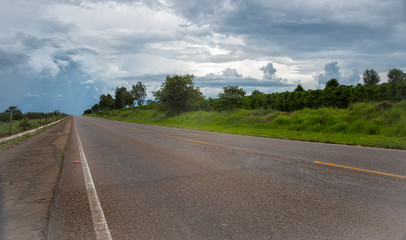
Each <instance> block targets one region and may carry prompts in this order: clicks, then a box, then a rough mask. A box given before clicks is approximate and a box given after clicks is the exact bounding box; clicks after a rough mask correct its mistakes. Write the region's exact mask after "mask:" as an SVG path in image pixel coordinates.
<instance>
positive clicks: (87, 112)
mask: <svg viewBox="0 0 406 240" xmlns="http://www.w3.org/2000/svg"><path fill="white" fill-rule="evenodd" d="M91 113H92V109H86V110H85V111H84V112H83V115H86V114H91Z"/></svg>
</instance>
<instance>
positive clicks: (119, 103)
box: [115, 87, 134, 109]
mask: <svg viewBox="0 0 406 240" xmlns="http://www.w3.org/2000/svg"><path fill="white" fill-rule="evenodd" d="M133 102H134V99H133V97H132V96H131V94H130V93H129V92H128V91H127V88H125V87H120V88H119V87H117V88H116V91H115V108H116V109H121V108H124V107H126V106H129V105H132V103H133Z"/></svg>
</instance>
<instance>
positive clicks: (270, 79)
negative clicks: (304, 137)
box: [0, 0, 406, 114]
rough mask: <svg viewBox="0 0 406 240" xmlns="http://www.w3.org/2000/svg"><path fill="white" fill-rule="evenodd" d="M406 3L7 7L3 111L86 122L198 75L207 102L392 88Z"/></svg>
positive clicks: (49, 1)
mask: <svg viewBox="0 0 406 240" xmlns="http://www.w3.org/2000/svg"><path fill="white" fill-rule="evenodd" d="M405 2H406V1H405V0H348V1H347V0H342V1H337V0H331V1H327V0H291V1H285V0H251V1H249V0H237V1H234V0H224V1H221V0H213V1H212V0H204V1H202V0H148V1H147V0H146V1H130V0H122V1H102V0H98V1H97V0H87V1H80V0H35V1H33V0H0V83H1V87H0V111H1V112H2V111H4V110H5V109H7V108H8V107H9V106H11V105H16V106H18V107H19V108H20V109H22V111H23V112H30V111H53V110H60V111H62V112H66V113H69V114H82V113H83V111H84V110H85V109H87V108H90V107H91V106H92V105H93V104H95V103H97V102H98V100H99V96H100V95H101V94H107V93H113V92H114V89H115V88H116V87H117V86H119V87H121V86H124V87H127V88H129V87H131V85H132V84H136V83H137V82H138V81H141V82H143V83H144V84H145V85H146V86H147V91H148V98H149V99H151V98H153V97H152V94H151V91H155V90H157V89H158V88H159V87H160V84H161V83H162V82H163V81H164V80H165V76H166V75H173V74H194V75H195V76H196V78H195V82H196V85H197V86H199V87H200V88H201V90H202V92H203V94H204V95H205V96H206V97H216V96H217V94H218V93H219V92H220V91H222V87H224V86H227V85H237V84H238V85H239V86H240V87H243V88H244V89H246V90H247V92H248V93H250V92H251V91H252V90H254V89H259V90H261V91H263V92H266V93H272V92H280V91H286V90H293V89H294V88H295V87H296V85H297V84H299V83H301V84H302V85H303V86H304V88H305V89H316V88H323V87H324V84H325V82H326V81H327V80H329V79H331V78H336V79H338V80H339V82H340V83H341V84H345V85H351V84H353V85H356V84H357V83H359V82H360V81H361V75H362V73H363V72H364V71H365V70H366V69H371V68H373V69H375V70H376V71H378V72H379V74H380V75H381V78H382V79H383V81H386V73H387V72H388V70H389V69H392V68H400V69H402V70H403V71H406V44H405V43H406V3H405Z"/></svg>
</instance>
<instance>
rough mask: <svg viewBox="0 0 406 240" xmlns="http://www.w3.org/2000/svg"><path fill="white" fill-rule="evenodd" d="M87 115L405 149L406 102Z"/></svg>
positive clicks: (130, 111)
mask: <svg viewBox="0 0 406 240" xmlns="http://www.w3.org/2000/svg"><path fill="white" fill-rule="evenodd" d="M90 116H94V117H102V118H106V119H112V120H120V121H128V122H137V123H145V124H153V125H161V126H170V127H179V128H190V129H198V130H205V131H213V132H222V133H232V134H241V135H250V136H261V137H271V138H281V139H292V140H302V141H312V142H326V143H340V144H349V145H362V146H371V147H381V148H396V149H406V101H402V102H399V103H394V104H391V103H389V102H383V103H356V104H354V105H353V106H352V107H350V108H349V109H336V108H320V109H304V110H300V111H296V112H289V113H286V112H277V111H271V110H242V109H239V110H235V111H228V112H204V111H198V112H187V113H183V114H181V115H178V116H173V117H168V116H166V115H165V113H162V112H158V111H154V110H142V111H136V112H134V111H132V110H121V111H118V110H116V111H113V112H110V113H109V114H107V115H104V116H100V115H90Z"/></svg>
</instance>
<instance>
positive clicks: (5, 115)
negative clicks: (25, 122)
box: [1, 106, 23, 122]
mask: <svg viewBox="0 0 406 240" xmlns="http://www.w3.org/2000/svg"><path fill="white" fill-rule="evenodd" d="M11 112H13V119H14V120H21V119H22V118H23V113H22V112H21V110H20V109H18V107H17V106H10V107H8V109H6V110H5V111H4V113H3V114H2V118H1V121H4V122H7V121H9V120H10V114H11Z"/></svg>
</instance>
